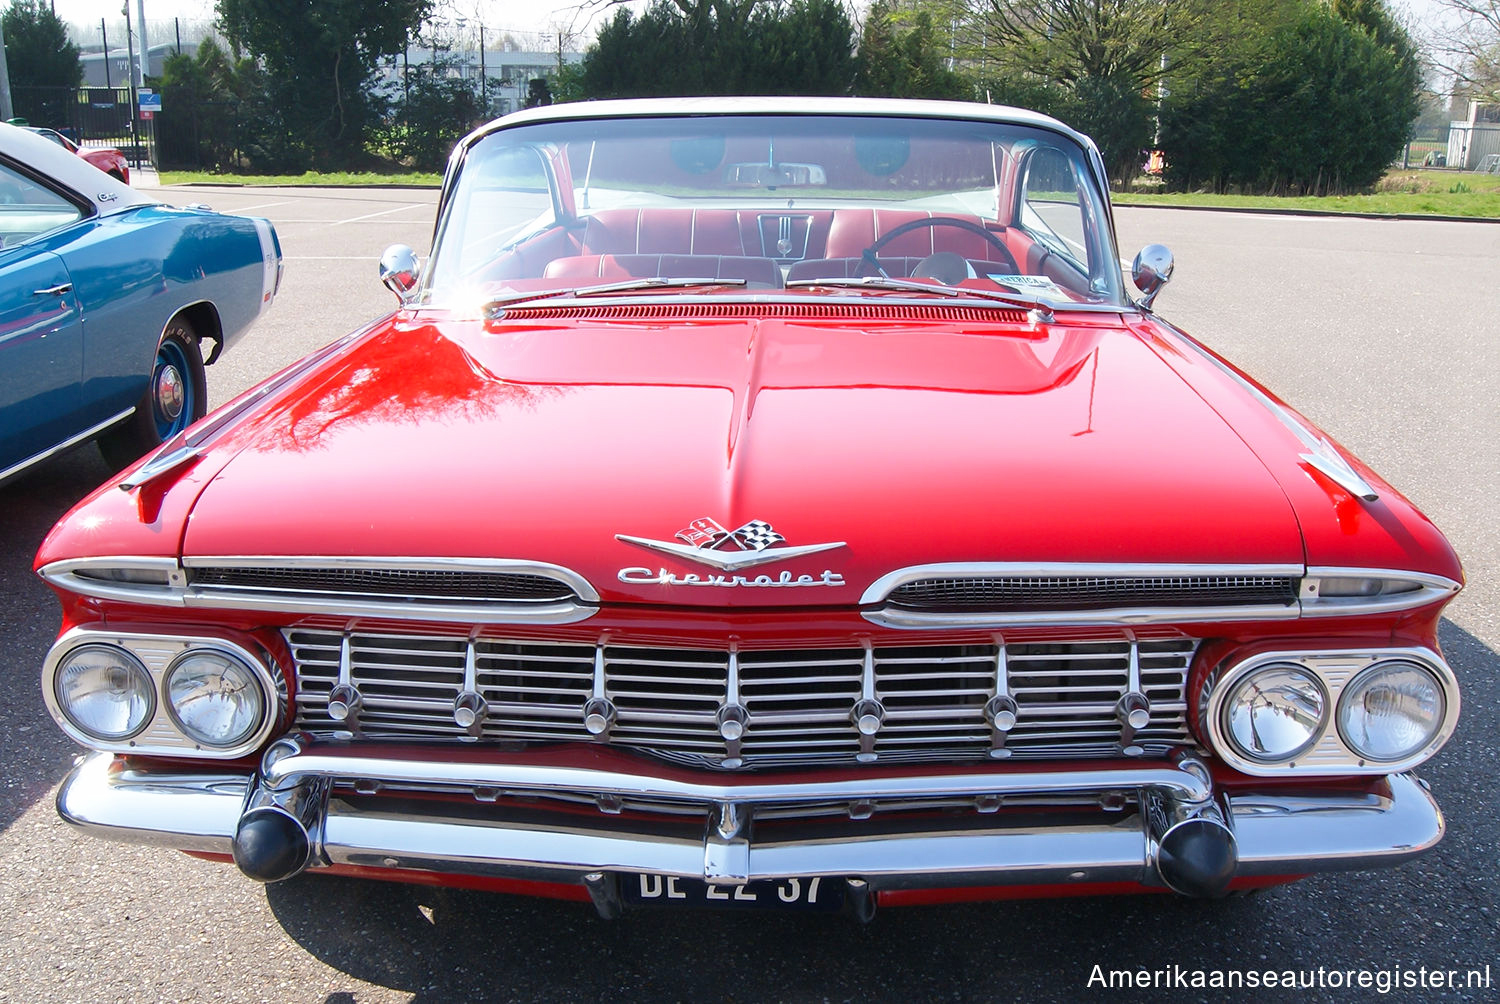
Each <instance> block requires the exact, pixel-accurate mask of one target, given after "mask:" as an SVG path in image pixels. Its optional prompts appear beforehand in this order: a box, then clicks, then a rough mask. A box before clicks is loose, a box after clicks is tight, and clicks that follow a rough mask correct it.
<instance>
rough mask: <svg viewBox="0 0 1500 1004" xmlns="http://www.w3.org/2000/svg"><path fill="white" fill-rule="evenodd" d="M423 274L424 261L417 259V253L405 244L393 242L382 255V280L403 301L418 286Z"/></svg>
mask: <svg viewBox="0 0 1500 1004" xmlns="http://www.w3.org/2000/svg"><path fill="white" fill-rule="evenodd" d="M421 275H422V263H421V262H420V261H418V260H417V253H416V252H415V251H413V250H412V249H411V248H409V247H407V246H406V245H405V244H392V245H391V246H390V247H388V248H386V249H385V253H384V254H382V255H381V256H380V281H381V282H382V283H384V284H385V288H386V289H389V290H390V291H391V292H392V293H395V294H396V297H397V298H398V299H399V300H400V301H401V302H402V303H405V302H406V300H407V298H408V297H409V296H411V291H412V290H414V289H416V288H417V279H418V278H420V277H421Z"/></svg>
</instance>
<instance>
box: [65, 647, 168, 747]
mask: <svg viewBox="0 0 1500 1004" xmlns="http://www.w3.org/2000/svg"><path fill="white" fill-rule="evenodd" d="M52 692H53V695H54V696H55V697H56V699H57V707H58V710H60V711H61V712H62V714H63V717H64V718H66V719H67V720H68V722H69V723H71V724H72V726H73V727H74V728H75V729H77V730H78V731H79V732H81V733H83V734H84V735H85V736H87V737H89V738H90V739H94V740H97V741H99V742H106V743H109V742H123V741H124V740H127V739H129V738H130V737H131V736H134V735H136V734H138V733H139V732H140V731H141V730H142V729H144V728H145V727H146V724H147V723H148V722H150V721H151V717H152V715H154V714H155V713H156V688H155V687H154V686H153V685H152V681H151V674H149V673H147V672H146V668H145V667H144V666H142V665H141V663H140V660H138V659H136V658H135V657H134V656H133V655H131V654H130V653H129V652H127V651H125V650H124V649H122V648H118V647H116V646H114V645H80V646H79V647H78V648H75V649H73V650H72V651H70V652H69V653H68V654H67V656H66V657H64V658H63V660H62V661H61V662H60V663H59V664H58V667H57V672H56V674H55V675H54V676H53V678H52Z"/></svg>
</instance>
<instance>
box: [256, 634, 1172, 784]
mask: <svg viewBox="0 0 1500 1004" xmlns="http://www.w3.org/2000/svg"><path fill="white" fill-rule="evenodd" d="M285 636H286V640H287V642H288V644H289V645H290V646H291V650H292V654H293V657H294V659H295V661H296V667H297V726H298V728H300V729H303V730H306V731H309V732H313V733H317V734H325V735H326V734H334V733H339V732H348V733H351V734H356V735H360V736H366V737H370V738H380V739H402V738H405V739H450V740H463V741H469V742H500V741H507V740H508V741H547V740H572V741H579V740H586V741H595V742H608V743H610V744H612V745H615V746H622V747H628V748H631V749H638V750H642V751H645V752H650V753H654V754H658V755H661V756H665V757H669V758H672V759H675V760H679V761H685V762H691V763H694V764H707V765H720V766H726V767H734V766H752V767H753V766H772V765H778V764H821V763H830V764H831V763H849V762H856V761H861V762H871V761H879V762H881V763H891V762H898V763H900V762H918V761H925V762H932V761H943V760H952V761H965V760H981V759H985V758H987V757H991V756H1018V757H1080V756H1110V755H1119V753H1120V752H1121V751H1122V749H1124V750H1126V751H1128V752H1134V753H1153V752H1160V751H1163V750H1165V749H1166V748H1168V747H1172V746H1178V745H1184V744H1188V743H1190V742H1191V740H1190V738H1189V735H1188V730H1187V723H1186V717H1185V711H1186V704H1185V702H1184V690H1185V687H1186V680H1187V673H1188V668H1189V665H1190V664H1191V661H1192V656H1193V652H1194V649H1195V644H1196V643H1195V642H1194V641H1192V640H1191V639H1186V638H1172V639H1167V640H1149V641H1131V640H1130V639H1128V638H1127V637H1125V636H1123V635H1121V636H1120V637H1117V638H1111V639H1106V640H1097V641H1082V642H1052V643H1038V642H1024V643H1009V644H1005V645H1001V644H998V643H997V644H986V645H906V646H894V645H893V646H873V647H870V648H863V647H846V648H830V649H799V650H785V651H783V650H763V651H743V650H733V651H731V650H729V649H727V648H726V649H679V648H656V647H653V648H643V647H630V646H616V645H603V646H598V647H596V646H590V645H586V644H568V643H555V642H538V641H516V640H507V639H499V638H488V637H483V636H481V637H477V638H474V639H473V640H470V639H467V638H464V637H461V636H440V635H413V634H394V633H392V634H376V633H369V632H360V633H353V634H349V635H347V636H346V635H344V634H341V633H339V632H336V631H327V630H313V629H300V628H299V629H288V630H287V631H286V632H285ZM341 686H345V687H350V688H353V690H354V691H355V692H357V694H358V696H359V700H358V707H357V710H356V711H355V712H354V713H353V714H351V715H350V716H349V717H348V718H346V719H344V720H341V721H339V720H335V719H334V718H333V717H331V716H330V714H329V697H330V694H331V693H332V692H333V691H334V689H335V688H336V687H341ZM1130 693H1136V694H1139V695H1142V696H1144V697H1145V699H1146V703H1147V705H1148V706H1149V721H1148V722H1147V723H1146V724H1145V726H1144V727H1142V728H1139V729H1132V728H1130V727H1128V726H1126V725H1124V724H1122V717H1121V715H1120V713H1119V709H1120V706H1121V702H1122V699H1123V698H1125V696H1126V695H1127V694H1130ZM463 694H472V695H477V696H478V697H480V698H482V699H483V702H484V709H485V713H484V714H483V715H482V716H480V718H479V720H478V721H476V722H475V723H473V724H472V725H470V726H468V727H465V726H462V725H460V724H459V722H458V720H456V719H455V716H454V709H455V703H456V702H457V701H458V699H459V698H460V695H463ZM1007 696H1008V697H1009V698H1010V699H1011V700H1013V701H1014V707H1015V724H1014V727H1012V728H1010V729H1009V730H1008V731H1005V730H1002V729H999V728H996V727H995V725H994V722H993V719H992V717H991V714H990V713H989V712H987V708H989V709H991V710H993V707H994V702H995V701H996V700H997V699H999V700H1004V699H1005V698H1006V697H1007ZM600 708H605V709H607V712H608V714H607V716H606V718H601V719H599V722H598V723H596V724H597V725H599V726H602V727H600V731H599V733H598V734H595V733H594V732H593V731H591V730H590V728H589V726H588V725H587V724H586V717H587V710H586V709H592V710H594V711H599V709H600ZM861 709H864V710H866V711H871V710H873V711H876V712H878V714H877V715H876V717H877V718H878V727H877V728H875V729H874V730H873V733H872V734H862V733H861V731H860V728H859V724H858V720H859V716H860V713H861ZM726 713H739V714H740V715H741V717H742V719H743V735H742V736H738V737H733V738H726V734H728V733H726V732H725V731H723V730H722V728H721V726H722V724H723V722H724V717H725V715H726Z"/></svg>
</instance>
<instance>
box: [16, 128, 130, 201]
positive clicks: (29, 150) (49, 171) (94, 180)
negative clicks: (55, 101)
mask: <svg viewBox="0 0 1500 1004" xmlns="http://www.w3.org/2000/svg"><path fill="white" fill-rule="evenodd" d="M0 157H3V158H5V159H7V160H11V161H15V162H17V163H19V164H22V165H24V166H25V167H27V168H30V169H31V170H32V171H35V172H36V173H37V174H41V175H45V176H46V177H48V178H51V179H52V180H53V181H55V182H56V183H58V184H60V185H62V186H63V187H64V188H67V189H70V190H72V191H73V192H75V193H77V194H78V195H80V196H82V197H83V198H85V199H88V200H89V201H90V202H92V203H93V204H94V208H95V210H96V211H97V212H98V213H99V214H100V215H105V214H108V213H117V212H119V211H120V210H122V209H126V208H129V207H130V206H140V205H151V204H153V203H155V202H156V201H157V200H156V199H153V198H151V196H149V195H144V194H142V193H141V192H137V191H136V190H135V189H133V188H131V187H130V186H129V185H127V184H125V183H123V182H120V181H116V180H115V179H114V178H112V177H110V176H109V175H107V174H105V173H104V172H103V171H101V170H99V169H98V168H97V167H95V166H94V165H93V164H90V163H89V162H88V161H86V160H84V159H83V158H82V157H80V156H78V155H77V154H75V153H69V152H68V151H67V150H64V149H63V148H62V147H60V146H58V145H57V144H56V143H54V142H52V141H51V140H50V139H47V138H46V137H45V136H41V135H39V134H37V133H34V132H31V131H30V130H28V129H18V128H17V127H15V126H13V125H9V124H7V123H4V122H0Z"/></svg>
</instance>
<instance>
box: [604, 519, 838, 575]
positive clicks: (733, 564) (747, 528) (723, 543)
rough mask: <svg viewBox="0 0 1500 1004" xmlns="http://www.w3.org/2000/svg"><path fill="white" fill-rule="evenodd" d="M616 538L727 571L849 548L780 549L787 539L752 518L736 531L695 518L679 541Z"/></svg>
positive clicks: (803, 546)
mask: <svg viewBox="0 0 1500 1004" xmlns="http://www.w3.org/2000/svg"><path fill="white" fill-rule="evenodd" d="M615 539H616V540H623V541H624V542H625V543H627V544H634V545H636V546H637V547H644V548H646V549H647V550H650V551H657V552H659V553H661V554H670V555H672V556H673V557H677V558H683V559H685V560H687V561H694V562H697V563H698V564H701V565H708V566H710V567H712V568H717V569H720V570H721V571H725V572H733V571H736V570H738V569H741V568H750V567H753V566H755V565H764V564H766V563H768V562H772V561H784V560H786V559H788V558H800V557H802V556H803V555H806V554H817V553H818V552H819V551H831V550H833V549H834V548H835V547H844V546H846V545H845V542H844V541H842V540H840V541H835V542H833V543H828V544H794V545H791V546H789V547H779V546H777V545H779V544H782V543H784V542H785V541H786V538H785V537H783V536H782V535H781V534H779V533H777V532H776V531H775V530H773V529H772V528H771V524H770V523H767V522H765V521H764V520H758V519H753V520H751V521H750V522H748V523H746V524H745V525H744V526H741V527H740V528H739V529H737V530H726V529H725V528H724V527H723V526H721V525H719V523H717V522H715V521H714V520H712V519H709V518H707V517H704V518H703V519H695V520H693V521H692V522H691V523H689V524H688V525H687V527H686V528H684V529H682V530H679V531H678V532H677V538H676V540H652V539H651V538H649V537H632V536H630V535H629V534H624V533H617V534H615ZM679 542H680V543H679Z"/></svg>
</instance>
